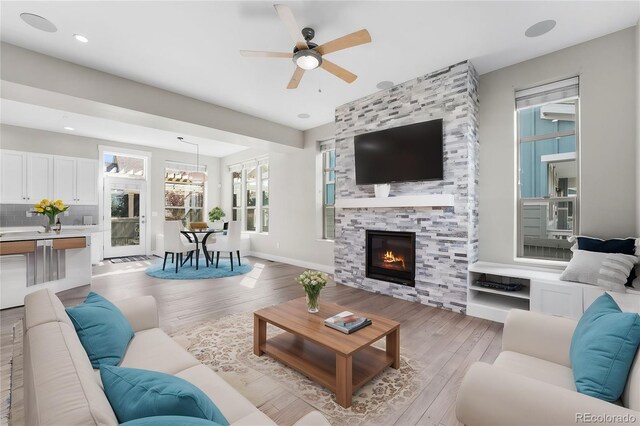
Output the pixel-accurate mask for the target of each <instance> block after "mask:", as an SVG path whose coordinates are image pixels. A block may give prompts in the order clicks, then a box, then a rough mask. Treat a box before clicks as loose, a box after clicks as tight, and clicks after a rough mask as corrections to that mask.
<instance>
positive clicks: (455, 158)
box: [335, 61, 479, 312]
mask: <svg viewBox="0 0 640 426" xmlns="http://www.w3.org/2000/svg"><path fill="white" fill-rule="evenodd" d="M477 117H478V75H477V73H476V70H475V69H474V67H473V65H472V64H471V63H470V62H468V61H465V62H461V63H458V64H455V65H452V66H449V67H446V68H443V69H440V70H438V71H435V72H432V73H429V74H427V75H425V76H422V77H418V78H416V79H413V80H410V81H407V82H405V83H402V84H399V85H397V86H394V87H392V88H390V89H388V90H384V91H380V92H377V93H374V94H372V95H370V96H367V97H365V98H362V99H359V100H357V101H354V102H351V103H349V104H346V105H343V106H341V107H339V108H337V109H336V180H337V190H336V198H366V197H373V196H374V195H373V192H374V188H373V185H356V182H355V163H354V148H353V141H354V136H355V135H358V134H361V133H367V132H372V131H376V130H383V129H388V128H392V127H398V126H404V125H408V124H413V123H417V122H421V121H428V120H432V119H437V118H442V119H443V133H444V179H443V180H441V181H429V182H407V183H394V184H391V196H398V195H409V194H411V195H416V194H419V195H425V194H453V195H454V199H455V205H454V206H453V207H436V208H422V207H420V208H369V209H366V208H359V209H337V212H336V240H335V276H336V281H337V282H339V283H341V284H344V285H348V286H351V287H357V288H361V289H364V290H368V291H371V292H376V293H382V294H387V295H391V296H394V297H398V298H401V299H405V300H411V301H416V302H420V303H423V304H426V305H431V306H436V307H440V308H444V309H448V310H452V311H456V312H465V310H466V298H467V292H466V291H467V290H466V289H467V271H468V266H469V264H470V263H473V262H474V261H476V259H477V255H478V196H477V194H478V191H477V188H478V169H479V167H478V164H479V163H478V160H479V158H478V149H479V147H478V138H477V132H478V120H477ZM367 229H377V230H387V231H408V232H415V233H416V285H415V288H412V287H407V286H402V285H398V284H393V283H389V282H385V281H379V280H374V279H370V278H366V277H365V263H366V260H365V244H366V242H365V231H366V230H367Z"/></svg>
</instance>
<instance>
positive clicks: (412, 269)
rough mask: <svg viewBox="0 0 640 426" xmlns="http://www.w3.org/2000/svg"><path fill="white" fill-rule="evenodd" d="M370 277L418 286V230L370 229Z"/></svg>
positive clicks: (367, 271)
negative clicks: (416, 232)
mask: <svg viewBox="0 0 640 426" xmlns="http://www.w3.org/2000/svg"><path fill="white" fill-rule="evenodd" d="M366 251H367V267H366V274H367V277H369V278H373V279H376V280H382V281H388V282H392V283H396V284H402V285H407V286H410V287H415V278H416V234H415V233H414V232H393V231H374V230H367V247H366Z"/></svg>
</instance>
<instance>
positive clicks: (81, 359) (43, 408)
mask: <svg viewBox="0 0 640 426" xmlns="http://www.w3.org/2000/svg"><path fill="white" fill-rule="evenodd" d="M113 303H114V304H115V305H116V306H117V307H118V308H119V309H120V310H121V311H122V313H123V314H124V316H125V317H126V318H127V319H128V320H129V322H130V323H131V327H132V328H133V330H134V331H135V337H134V338H133V339H132V340H131V343H130V344H129V347H128V349H127V352H126V354H125V356H124V358H123V360H122V362H121V364H120V366H122V367H131V368H142V369H146V370H154V371H160V372H163V373H167V374H172V375H175V376H177V377H181V378H183V379H185V380H187V381H189V382H191V383H193V384H194V385H196V386H197V387H198V388H200V389H201V390H202V391H203V392H204V393H205V394H207V396H209V398H210V399H211V400H212V401H213V402H214V403H215V404H216V405H217V406H218V408H219V409H220V411H222V414H224V416H225V417H226V418H227V420H228V421H229V423H230V424H231V425H233V426H257V425H274V424H275V423H274V422H273V421H272V420H271V419H270V418H269V417H267V416H266V415H265V414H264V413H262V412H261V411H260V410H258V409H257V408H256V407H255V406H253V404H251V403H250V402H249V401H248V400H247V399H246V398H244V397H243V396H242V395H241V394H240V393H238V391H236V390H235V389H234V388H233V387H231V386H230V385H229V384H228V383H227V382H225V381H224V380H223V379H222V378H221V377H219V376H218V375H217V374H215V373H214V372H213V371H212V370H211V369H209V368H208V367H206V366H204V365H202V364H200V362H198V360H197V359H195V358H194V357H193V356H191V355H190V354H189V353H188V352H187V351H186V350H184V349H183V348H182V347H181V346H180V345H178V344H177V343H176V342H175V341H173V339H171V338H170V337H169V336H168V335H167V334H165V333H164V332H163V331H162V330H161V329H160V328H158V313H157V309H156V302H155V299H154V298H153V297H152V296H143V297H136V298H131V299H126V300H121V301H113ZM24 388H25V416H26V419H25V423H26V424H27V425H29V426H37V425H65V426H70V425H117V424H118V420H117V418H116V416H115V414H114V412H113V410H112V409H111V406H110V405H109V401H108V400H107V397H106V395H105V394H104V392H103V390H102V385H101V382H100V374H99V371H97V370H94V369H93V368H92V367H91V363H90V361H89V358H88V356H87V354H86V352H85V351H84V348H83V347H82V345H81V343H80V340H79V339H78V336H77V334H76V332H75V330H74V327H73V324H72V323H71V321H70V320H69V317H68V316H67V314H66V312H65V310H64V306H63V305H62V302H60V300H59V299H58V298H57V296H56V295H55V294H54V293H53V292H51V291H50V290H41V291H37V292H34V293H31V294H29V295H28V296H27V297H26V298H25V339H24ZM296 425H297V426H327V425H329V423H328V422H327V421H326V420H325V418H324V417H323V416H322V415H321V414H320V413H319V412H312V413H309V414H308V415H306V416H305V417H303V418H302V419H300V420H299V421H298V423H296Z"/></svg>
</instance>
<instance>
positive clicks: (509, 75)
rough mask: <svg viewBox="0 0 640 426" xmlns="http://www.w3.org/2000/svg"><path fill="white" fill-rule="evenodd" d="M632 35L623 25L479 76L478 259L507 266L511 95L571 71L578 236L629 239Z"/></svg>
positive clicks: (632, 213)
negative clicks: (575, 98)
mask: <svg viewBox="0 0 640 426" xmlns="http://www.w3.org/2000/svg"><path fill="white" fill-rule="evenodd" d="M636 32H637V30H636V28H628V29H626V30H623V31H619V32H616V33H613V34H609V35H607V36H605V37H601V38H597V39H594V40H591V41H588V42H585V43H582V44H579V45H576V46H572V47H569V48H567V49H563V50H560V51H557V52H554V53H551V54H548V55H544V56H541V57H538V58H535V59H531V60H529V61H525V62H522V63H519V64H516V65H512V66H509V67H506V68H503V69H500V70H497V71H493V72H491V73H488V74H484V75H481V76H480V91H479V97H480V120H479V123H480V131H479V138H480V192H479V196H480V236H479V239H480V260H485V261H493V262H504V263H513V262H514V247H515V232H514V230H515V224H514V221H515V191H516V189H515V182H516V180H515V179H516V170H515V168H516V167H515V164H516V162H515V156H516V154H515V152H516V151H515V148H516V145H515V141H514V139H515V130H514V124H515V117H514V90H516V89H521V88H525V87H529V86H533V85H536V84H539V83H545V82H550V81H553V80H557V79H561V78H565V77H570V76H574V75H577V74H579V75H580V162H581V182H580V233H581V234H588V235H595V236H599V237H624V236H629V235H634V234H636V208H637V207H636V205H637V203H636V186H637V185H638V183H637V176H636V169H637V167H638V164H639V163H638V161H637V160H636V156H635V155H634V153H635V150H636V147H635V145H636V129H637V122H638V112H637V110H636V97H637V94H636V93H637V92H636V90H637V89H636V84H637V80H638V74H637V70H636V61H637V59H636V58H637V55H638V51H637V47H636V38H637V35H636ZM532 42H535V40H532Z"/></svg>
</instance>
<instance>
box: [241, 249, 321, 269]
mask: <svg viewBox="0 0 640 426" xmlns="http://www.w3.org/2000/svg"><path fill="white" fill-rule="evenodd" d="M247 255H249V256H254V257H259V258H261V259H266V260H272V261H274V262H281V263H288V264H290V265H294V266H299V267H301V268H307V269H315V270H317V271H322V272H326V273H327V274H333V272H334V267H333V266H329V265H321V264H320V263H314V262H307V261H304V260H299V259H292V258H289V257H284V256H274V255H272V254H268V253H260V252H256V251H249V252H248V253H247Z"/></svg>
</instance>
